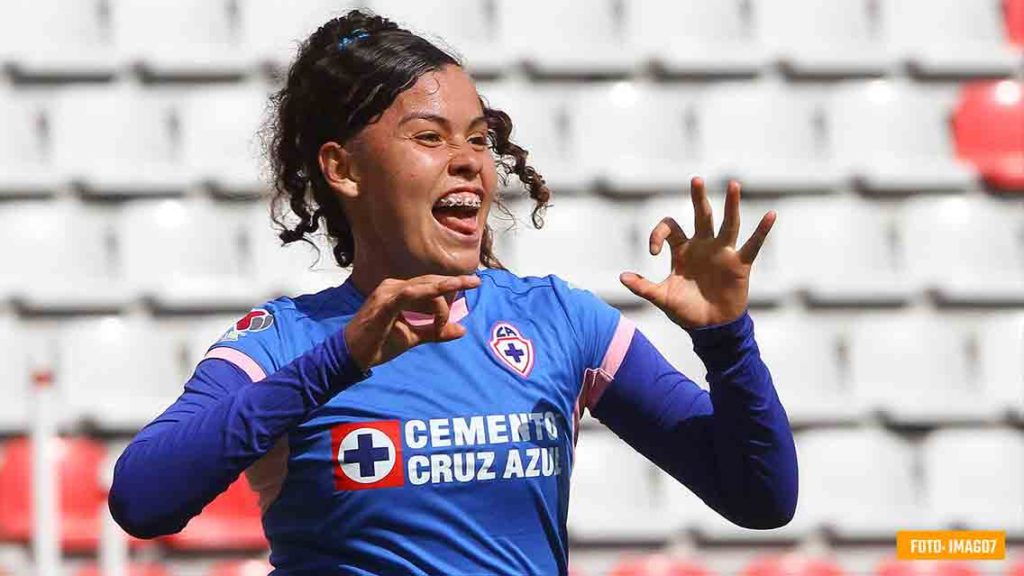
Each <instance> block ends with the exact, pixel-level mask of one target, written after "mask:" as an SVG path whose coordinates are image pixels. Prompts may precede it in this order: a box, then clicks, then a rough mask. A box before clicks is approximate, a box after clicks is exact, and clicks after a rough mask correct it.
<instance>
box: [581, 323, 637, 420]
mask: <svg viewBox="0 0 1024 576" xmlns="http://www.w3.org/2000/svg"><path fill="white" fill-rule="evenodd" d="M634 332H636V323H635V322H633V321H632V320H630V319H629V318H626V317H625V316H619V324H618V326H616V327H615V334H613V335H612V340H611V342H609V343H608V349H607V350H605V353H604V359H603V360H601V365H600V366H599V367H598V368H596V369H594V368H588V369H587V370H586V372H585V373H584V375H583V379H584V387H585V388H586V392H585V397H584V400H585V402H584V403H585V405H586V407H587V408H589V409H593V408H594V406H597V402H598V401H599V400H600V399H601V395H602V394H604V391H605V389H606V388H608V385H609V384H611V383H612V380H614V379H615V375H616V374H617V373H618V372H619V366H621V365H622V360H623V359H624V358H625V357H626V351H627V350H629V343H630V342H632V340H633V333H634Z"/></svg>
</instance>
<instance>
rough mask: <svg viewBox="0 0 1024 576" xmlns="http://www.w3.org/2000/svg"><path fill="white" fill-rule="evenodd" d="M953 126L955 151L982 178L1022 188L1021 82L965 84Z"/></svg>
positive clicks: (1023, 119) (997, 185) (1023, 106)
mask: <svg viewBox="0 0 1024 576" xmlns="http://www.w3.org/2000/svg"><path fill="white" fill-rule="evenodd" d="M1022 16H1024V14H1022ZM953 128H954V130H953V131H954V134H955V137H956V151H957V155H958V156H959V157H960V158H962V159H964V160H966V161H968V162H971V163H972V164H974V165H975V166H976V167H977V169H978V171H979V172H981V174H982V177H983V178H984V179H985V181H986V182H988V183H989V184H990V185H991V186H993V187H994V188H997V189H1000V190H1007V191H1011V190H1012V191H1018V192H1024V83H1022V82H1020V81H1014V80H1000V81H998V82H978V83H974V84H970V85H968V86H966V87H965V88H964V90H963V91H962V92H961V95H960V103H959V105H958V106H957V109H956V113H955V116H954V118H953Z"/></svg>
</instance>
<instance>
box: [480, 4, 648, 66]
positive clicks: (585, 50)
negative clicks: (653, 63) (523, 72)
mask: <svg viewBox="0 0 1024 576" xmlns="http://www.w3.org/2000/svg"><path fill="white" fill-rule="evenodd" d="M617 6H618V4H617V3H616V2H615V1H614V0H518V1H516V2H499V3H497V7H498V23H499V26H500V32H499V35H500V38H501V42H502V43H503V44H504V45H505V46H507V48H508V50H509V52H510V54H509V57H510V60H518V61H525V62H526V63H527V64H528V65H529V66H530V67H531V68H532V69H534V70H536V71H538V72H540V73H542V74H552V75H562V74H581V75H588V74H624V73H626V72H629V71H630V70H631V69H632V68H633V67H634V66H635V63H636V59H635V55H634V54H633V52H632V51H631V50H630V47H629V44H628V42H627V39H626V31H625V30H624V27H623V26H622V22H623V15H622V14H619V13H618V10H617ZM540 14H543V17H538V15H540ZM570 22H571V23H572V25H567V23H570Z"/></svg>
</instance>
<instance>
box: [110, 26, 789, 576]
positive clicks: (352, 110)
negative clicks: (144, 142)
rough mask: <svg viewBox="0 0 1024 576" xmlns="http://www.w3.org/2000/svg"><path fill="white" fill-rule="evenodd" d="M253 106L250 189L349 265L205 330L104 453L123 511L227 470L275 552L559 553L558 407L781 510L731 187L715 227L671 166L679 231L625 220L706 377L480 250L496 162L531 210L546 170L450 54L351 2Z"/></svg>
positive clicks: (608, 310) (347, 557) (778, 468)
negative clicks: (149, 404) (317, 235)
mask: <svg viewBox="0 0 1024 576" xmlns="http://www.w3.org/2000/svg"><path fill="white" fill-rule="evenodd" d="M275 103H276V105H277V108H276V117H275V123H274V126H273V131H272V136H273V138H272V140H271V150H270V154H271V159H272V165H273V168H274V175H275V184H276V190H277V194H276V197H275V204H278V203H281V202H286V203H287V204H288V206H289V207H290V209H291V211H292V212H294V214H295V215H297V216H298V223H297V224H296V225H295V227H294V228H287V227H285V228H284V230H283V232H282V233H281V238H282V240H284V241H285V242H286V243H287V242H292V241H297V240H300V239H303V238H304V237H305V236H306V235H307V234H309V233H312V232H314V231H316V230H317V228H318V226H319V225H324V226H326V229H327V232H328V233H329V235H330V236H331V238H332V240H333V242H334V243H335V247H334V256H335V259H336V260H337V261H338V264H339V265H341V266H349V265H351V266H352V274H351V276H350V278H349V279H348V280H347V281H346V282H345V283H344V284H342V285H341V286H337V287H334V288H329V289H327V290H324V291H322V292H319V293H317V294H309V295H303V296H299V297H297V298H287V297H282V298H278V299H276V300H272V301H270V302H267V303H266V304H264V305H263V306H261V307H260V308H257V309H254V310H253V311H252V312H250V313H249V314H248V315H246V316H245V317H244V318H243V319H241V320H240V321H239V322H238V323H237V324H236V325H235V326H234V327H233V328H231V329H230V330H229V331H228V332H227V333H226V334H225V335H224V336H223V337H222V338H221V340H220V341H218V342H217V343H215V344H214V345H213V346H212V347H211V348H210V349H209V352H208V353H207V356H206V358H205V359H204V360H203V361H202V362H200V363H199V365H198V366H197V367H196V370H195V373H194V375H193V377H192V378H191V380H190V381H189V382H188V383H187V384H186V386H185V392H184V394H182V396H181V397H180V398H179V399H178V400H177V402H175V404H174V405H173V406H171V407H170V408H169V409H168V410H167V411H166V412H165V413H164V414H162V415H161V416H160V417H159V418H157V419H156V420H155V421H154V422H152V423H151V424H149V425H148V426H147V427H146V428H144V429H143V430H142V431H141V432H139V434H138V436H137V437H136V438H135V439H134V441H133V442H132V443H131V445H129V446H128V447H127V448H126V449H125V451H124V453H123V454H122V455H121V457H120V458H119V460H118V462H117V466H116V470H115V475H114V482H113V486H112V488H111V494H110V507H111V510H112V512H113V514H114V517H115V518H116V519H117V521H118V522H119V523H120V524H121V526H123V527H124V528H125V529H126V530H127V531H128V532H129V533H131V534H134V535H136V536H138V537H142V538H147V537H154V536H157V535H161V534H168V533H172V532H175V531H178V530H180V529H181V528H182V527H183V526H184V525H185V524H186V522H187V521H188V520H189V518H191V517H192V516H194V515H195V514H197V513H198V512H199V511H200V510H201V509H202V508H203V506H204V505H205V504H207V503H208V502H210V501H211V500H212V499H213V498H214V497H215V496H216V495H217V494H218V493H220V492H221V491H223V490H224V489H225V488H226V487H227V486H228V485H229V484H230V483H231V482H232V481H233V480H234V479H236V478H237V476H238V474H239V473H241V472H242V471H246V472H247V475H248V477H249V481H250V484H251V485H252V486H253V488H254V489H255V490H257V491H258V492H259V494H260V501H261V506H262V508H263V524H264V529H265V531H266V533H267V537H268V539H269V540H270V543H271V550H272V553H271V561H272V563H273V564H274V566H275V567H276V570H275V574H289V575H291V574H446V575H453V574H555V573H557V574H565V573H566V572H567V563H568V550H567V537H566V528H565V524H566V515H567V509H568V495H569V476H570V471H571V469H572V462H573V446H574V443H575V435H576V433H577V424H578V420H579V417H580V415H581V413H582V410H583V409H584V408H589V409H590V410H591V412H592V414H594V415H595V416H596V417H597V418H598V419H600V420H601V421H602V422H603V423H604V424H606V425H607V426H608V427H610V428H611V429H612V430H613V431H614V432H616V433H617V434H618V435H619V436H620V437H622V438H623V439H624V440H625V441H626V442H628V443H629V444H630V445H632V446H633V447H634V448H636V449H637V450H639V451H640V452H642V453H643V454H644V455H646V456H647V457H648V458H650V459H651V460H652V461H654V462H655V463H656V464H658V465H659V466H660V467H662V468H663V469H665V470H666V471H667V472H668V473H670V474H672V475H673V476H674V477H675V478H676V479H678V480H679V481H680V482H681V483H682V484H685V485H686V486H687V487H688V488H689V489H691V490H693V491H694V492H695V493H697V494H698V495H699V496H700V497H701V498H702V499H703V500H704V501H705V502H706V503H707V504H708V505H710V506H711V507H713V508H714V509H715V510H717V511H718V512H719V513H721V514H722V515H723V516H725V517H726V518H728V519H730V520H732V521H733V522H735V523H737V524H740V525H742V526H747V527H750V528H772V527H777V526H781V525H783V524H785V523H787V522H788V521H789V519H790V518H791V517H792V515H793V513H794V509H795V505H796V477H797V469H796V455H795V450H794V446H793V439H792V434H791V432H790V429H789V424H788V421H787V418H786V413H785V411H784V409H783V407H782V405H781V404H780V403H779V399H778V396H777V395H776V393H775V390H774V388H773V386H772V382H771V377H770V375H769V373H768V370H767V368H766V367H765V365H764V364H763V363H762V362H761V360H760V358H759V356H758V350H757V346H756V344H755V342H754V339H753V324H752V321H751V319H750V316H749V315H748V313H747V311H746V306H747V288H748V279H749V274H750V268H751V264H752V262H753V260H754V258H755V257H756V255H757V252H758V250H759V248H760V246H761V244H762V243H763V242H764V240H765V237H766V236H767V234H768V231H769V229H770V228H771V225H772V222H773V221H774V213H769V214H766V215H765V217H764V218H763V219H762V221H761V223H760V225H759V226H758V228H757V231H756V232H755V233H754V235H753V236H752V237H751V238H750V239H749V240H748V241H747V242H746V243H745V244H744V245H743V247H742V248H740V249H739V250H736V249H735V248H734V246H735V244H736V239H737V235H738V230H739V201H740V199H739V187H738V185H737V184H735V183H732V184H731V185H730V186H729V190H728V194H727V199H726V207H725V218H724V221H723V223H722V227H721V229H720V231H719V234H718V236H717V237H715V235H714V233H713V231H712V225H713V224H712V215H711V207H710V204H709V202H708V199H707V196H706V194H705V192H704V185H703V183H702V182H701V181H700V180H699V179H695V180H694V181H693V182H692V200H693V203H694V207H695V208H696V234H695V236H694V237H693V238H688V237H687V236H686V234H685V233H684V232H683V230H682V229H681V228H680V227H679V225H678V224H677V223H676V222H674V221H673V220H671V219H669V218H666V219H664V220H663V221H662V222H660V223H659V224H658V225H657V226H656V227H655V229H654V231H653V232H652V234H651V239H650V250H651V253H653V254H656V253H658V252H660V250H661V249H662V246H663V244H664V243H665V242H667V243H668V244H669V247H670V249H671V251H672V261H673V264H672V270H671V272H670V274H669V275H668V277H667V278H666V279H665V280H663V281H661V282H659V283H653V282H651V281H648V280H646V279H644V278H641V277H639V276H637V275H636V274H631V273H625V274H623V275H622V276H621V281H622V282H623V284H625V285H626V286H627V287H628V288H629V289H630V290H632V291H633V292H634V293H636V294H638V295H640V296H642V297H643V298H646V299H647V300H649V301H651V302H652V303H654V305H656V306H658V307H659V308H661V309H662V310H664V311H665V313H666V314H667V315H668V316H669V317H670V318H671V319H672V320H673V321H675V322H676V324H678V325H679V326H680V327H682V328H683V329H684V330H686V331H687V332H688V333H689V335H690V337H691V338H692V339H693V343H694V348H695V350H696V352H697V354H698V355H699V356H700V357H701V359H702V360H703V361H704V363H705V365H706V366H707V369H708V380H709V382H710V383H711V391H710V394H709V393H707V392H705V391H702V390H701V389H700V388H699V387H698V386H697V385H696V384H694V383H693V382H692V381H691V380H689V379H688V378H686V377H685V376H684V375H682V374H680V373H678V372H677V371H675V370H674V369H673V368H672V367H671V366H670V365H669V364H668V363H667V362H666V361H665V360H664V359H663V358H662V356H661V355H660V354H659V353H658V352H657V350H655V349H654V348H653V347H652V346H651V344H650V343H649V342H648V341H647V340H646V339H645V338H644V336H643V335H642V334H641V333H640V332H638V331H637V330H636V329H635V328H634V326H633V324H632V323H630V322H629V320H627V319H626V318H623V317H622V316H621V315H620V314H619V312H618V311H617V310H616V309H614V308H612V307H611V306H609V305H607V304H605V303H604V302H602V301H600V300H599V299H598V298H596V297H595V296H594V295H592V294H591V293H589V292H587V291H584V290H579V289H575V288H573V287H572V286H570V285H568V284H567V283H565V282H564V281H562V280H560V279H559V278H557V277H555V276H548V277H545V278H533V277H530V278H520V277H517V276H515V275H514V274H512V273H511V272H509V271H506V270H504V269H502V267H501V265H500V263H499V261H498V260H497V258H496V257H495V255H494V254H493V253H492V251H491V235H490V230H488V228H487V226H486V222H487V215H488V212H489V210H490V209H491V205H492V203H493V202H494V201H495V190H496V188H497V179H498V167H500V168H502V171H504V172H510V173H515V174H516V176H517V177H518V178H519V179H520V180H521V181H522V182H523V183H524V184H525V186H526V188H527V189H528V191H529V194H530V197H531V198H533V199H534V200H535V201H536V208H535V210H534V221H535V223H537V222H538V219H539V212H538V211H539V210H540V209H542V208H543V207H544V205H545V204H546V203H547V200H548V196H549V192H548V190H547V188H546V187H545V186H544V181H543V179H542V178H541V177H540V176H539V175H538V174H537V173H536V172H535V171H534V170H533V168H531V167H529V166H527V165H526V162H525V159H526V152H525V151H524V150H523V149H521V148H519V147H518V146H516V145H515V144H513V143H511V142H510V141H509V134H510V132H511V129H512V125H511V121H510V119H509V118H508V116H507V115H505V114H504V113H502V112H500V111H498V110H494V109H491V108H488V107H487V106H486V105H485V104H484V103H483V101H482V100H481V99H480V97H479V96H478V95H477V92H476V89H475V87H474V85H473V82H472V80H471V79H470V77H469V76H468V75H467V74H466V72H465V70H463V68H462V67H461V66H460V65H459V64H458V62H456V61H455V60H454V59H453V58H452V57H451V56H449V55H448V54H446V53H444V52H442V51H440V50H439V49H437V48H436V47H434V46H433V45H431V44H430V43H429V42H427V41H426V40H424V39H422V38H420V37H417V36H415V35H413V34H411V33H409V32H407V31H405V30H401V29H399V28H398V27H397V26H396V25H395V24H393V23H391V22H389V21H388V20H386V19H384V18H381V17H377V16H369V15H367V14H364V13H361V12H358V11H352V12H350V13H349V14H347V15H346V16H344V17H342V18H337V19H334V20H332V21H330V22H328V23H327V24H325V25H324V26H322V27H321V28H320V29H319V30H317V31H316V32H315V33H314V34H313V35H312V36H311V37H310V38H309V39H308V41H307V42H306V43H305V44H303V46H302V48H301V50H300V53H299V55H298V58H297V60H296V62H295V63H294V64H293V65H292V67H291V70H290V71H289V74H288V78H287V83H286V85H285V86H284V88H283V89H282V90H281V91H280V92H279V93H278V94H277V95H276V98H275ZM496 158H497V160H496ZM683 341H684V339H683V337H682V333H680V342H679V345H683ZM253 383H256V384H255V385H254V384H253ZM609 465H610V466H614V464H613V463H609ZM612 473H613V472H612ZM681 489H682V488H681ZM595 504H596V505H600V504H599V503H588V502H578V503H576V505H577V506H588V505H595Z"/></svg>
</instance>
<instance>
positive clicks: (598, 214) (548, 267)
mask: <svg viewBox="0 0 1024 576" xmlns="http://www.w3.org/2000/svg"><path fill="white" fill-rule="evenodd" d="M556 203H557V206H558V209H557V210H556V209H552V210H550V211H549V212H548V213H547V216H546V217H545V218H544V227H543V228H542V229H540V230H536V229H534V228H533V227H532V226H530V225H529V224H527V223H526V222H524V223H523V224H521V225H520V227H519V229H517V230H516V231H514V232H513V235H512V238H513V242H514V246H513V250H514V253H513V256H512V258H511V259H510V260H511V261H512V262H513V263H514V266H513V267H512V269H513V270H515V271H516V273H517V274H519V275H522V276H546V275H548V274H558V275H559V276H560V277H562V278H564V279H565V280H568V281H570V282H573V283H574V284H576V285H577V286H579V287H581V288H586V289H587V290H590V291H592V292H594V293H595V294H598V295H599V296H601V297H603V298H605V299H607V300H610V301H612V302H626V301H630V300H634V301H635V298H636V297H635V296H633V295H632V293H630V292H629V291H628V290H627V289H626V288H625V287H624V286H623V285H622V283H620V282H619V273H620V272H622V271H624V270H627V269H630V268H632V267H633V263H634V261H635V251H634V250H631V248H632V247H633V246H635V243H633V242H631V237H630V234H631V230H630V228H629V227H628V226H623V225H622V224H623V223H624V222H625V223H628V222H630V221H631V218H630V215H629V214H628V211H629V210H630V208H631V207H630V206H629V205H624V206H622V208H621V209H618V210H615V209H612V210H609V207H610V204H609V203H608V202H605V201H601V200H600V199H598V198H594V197H583V198H580V197H571V196H566V197H563V198H560V199H558V200H552V204H553V205H554V204H556ZM581 244H583V245H588V246H590V247H591V248H592V249H593V256H592V257H591V258H588V259H585V260H583V259H579V258H574V257H572V254H574V253H575V251H576V248H575V246H577V245H581Z"/></svg>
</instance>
